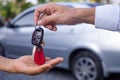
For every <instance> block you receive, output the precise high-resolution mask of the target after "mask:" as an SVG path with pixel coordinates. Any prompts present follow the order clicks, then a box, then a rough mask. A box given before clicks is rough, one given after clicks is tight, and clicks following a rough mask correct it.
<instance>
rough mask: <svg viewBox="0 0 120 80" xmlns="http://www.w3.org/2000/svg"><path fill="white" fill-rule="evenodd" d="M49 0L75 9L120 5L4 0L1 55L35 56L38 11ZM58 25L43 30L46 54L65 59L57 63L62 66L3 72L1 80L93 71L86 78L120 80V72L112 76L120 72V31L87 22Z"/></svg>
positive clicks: (51, 78)
mask: <svg viewBox="0 0 120 80" xmlns="http://www.w3.org/2000/svg"><path fill="white" fill-rule="evenodd" d="M48 2H58V3H59V4H62V5H65V6H68V7H74V8H82V7H86V8H90V7H95V6H100V5H104V4H120V0H0V55H2V56H5V57H9V58H18V57H20V56H23V55H31V53H32V46H33V45H32V44H31V36H32V33H33V31H34V21H33V14H34V10H35V9H36V8H37V7H38V6H41V5H42V4H44V3H48ZM39 4H40V5H39ZM36 5H38V6H36ZM73 15H74V14H73ZM101 15H102V14H101ZM5 23H6V24H5ZM57 28H58V31H57V32H55V33H54V32H52V31H50V30H48V29H46V28H43V29H44V31H45V35H44V40H45V46H44V52H45V55H46V56H49V57H51V58H55V57H58V56H61V57H63V58H64V59H65V60H64V62H63V63H61V64H59V65H57V67H58V68H54V69H52V70H51V71H49V72H46V73H42V74H40V75H36V76H28V75H24V74H11V73H6V72H0V80H13V79H14V80H77V79H80V78H81V77H85V76H86V74H89V71H90V75H88V77H89V78H87V79H84V80H95V79H96V78H100V77H108V78H107V79H105V80H120V77H119V76H120V74H119V75H118V76H116V74H115V76H114V75H112V76H110V77H109V74H111V73H120V62H118V61H120V33H119V32H113V31H108V30H101V29H96V28H95V27H94V25H91V24H85V23H80V24H77V25H72V26H71V25H57ZM81 34H82V35H81ZM21 52H22V53H21ZM86 63H87V64H88V65H86ZM81 72H82V73H81ZM80 73H81V74H80ZM94 73H95V74H94ZM73 75H74V76H73ZM82 80H83V79H82Z"/></svg>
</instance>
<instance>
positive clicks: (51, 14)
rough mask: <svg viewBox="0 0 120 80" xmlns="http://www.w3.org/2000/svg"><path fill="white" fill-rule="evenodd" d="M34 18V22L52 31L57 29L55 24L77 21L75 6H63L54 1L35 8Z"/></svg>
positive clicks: (74, 22)
mask: <svg viewBox="0 0 120 80" xmlns="http://www.w3.org/2000/svg"><path fill="white" fill-rule="evenodd" d="M75 14H76V15H75ZM40 15H42V16H40ZM34 20H35V23H36V24H38V25H44V26H45V27H47V28H49V29H50V30H53V31H56V30H57V28H56V24H76V23H78V21H77V12H76V9H75V8H70V7H65V6H62V5H57V4H54V3H49V4H46V5H44V6H40V7H39V8H37V9H36V10H35V13H34Z"/></svg>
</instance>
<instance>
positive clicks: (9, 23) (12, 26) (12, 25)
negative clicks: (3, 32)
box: [6, 21, 15, 28]
mask: <svg viewBox="0 0 120 80" xmlns="http://www.w3.org/2000/svg"><path fill="white" fill-rule="evenodd" d="M6 26H7V27H8V28H15V26H14V24H12V23H11V22H10V21H8V22H7V23H6Z"/></svg>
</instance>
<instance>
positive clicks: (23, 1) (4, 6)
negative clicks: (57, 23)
mask: <svg viewBox="0 0 120 80" xmlns="http://www.w3.org/2000/svg"><path fill="white" fill-rule="evenodd" d="M47 2H86V3H100V4H120V1H119V0H0V26H2V25H4V23H5V21H8V20H10V19H12V18H13V17H15V16H16V15H18V14H19V13H20V12H22V11H23V10H25V9H27V8H29V7H31V6H34V5H37V4H42V3H47ZM21 6H22V7H21Z"/></svg>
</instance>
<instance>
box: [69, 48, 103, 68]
mask: <svg viewBox="0 0 120 80" xmlns="http://www.w3.org/2000/svg"><path fill="white" fill-rule="evenodd" d="M82 51H88V52H91V53H92V54H94V55H96V56H97V58H98V59H99V60H100V62H101V63H102V60H101V58H100V56H99V55H98V54H96V52H94V51H92V50H89V49H85V48H78V49H75V50H73V51H72V52H71V55H70V56H69V60H68V61H69V69H70V67H71V64H70V62H71V60H72V59H73V57H74V56H76V55H77V54H78V52H82Z"/></svg>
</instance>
